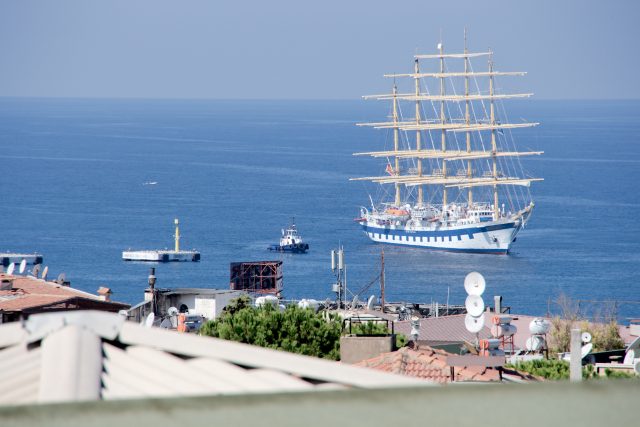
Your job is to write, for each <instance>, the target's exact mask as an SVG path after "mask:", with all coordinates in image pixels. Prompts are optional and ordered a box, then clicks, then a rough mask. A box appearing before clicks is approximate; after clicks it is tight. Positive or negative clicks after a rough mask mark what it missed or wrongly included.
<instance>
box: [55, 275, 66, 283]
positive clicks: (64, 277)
mask: <svg viewBox="0 0 640 427" xmlns="http://www.w3.org/2000/svg"><path fill="white" fill-rule="evenodd" d="M65 280H67V276H66V275H65V274H64V273H60V274H59V275H58V278H57V279H56V282H57V283H59V284H63V283H64V281H65Z"/></svg>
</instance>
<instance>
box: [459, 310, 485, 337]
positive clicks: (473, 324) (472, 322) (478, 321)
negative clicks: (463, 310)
mask: <svg viewBox="0 0 640 427" xmlns="http://www.w3.org/2000/svg"><path fill="white" fill-rule="evenodd" d="M464 327H465V328H467V331H469V332H471V333H472V334H477V333H478V332H480V331H481V330H482V328H483V327H484V316H480V317H473V316H472V315H470V314H467V315H466V316H465V317H464Z"/></svg>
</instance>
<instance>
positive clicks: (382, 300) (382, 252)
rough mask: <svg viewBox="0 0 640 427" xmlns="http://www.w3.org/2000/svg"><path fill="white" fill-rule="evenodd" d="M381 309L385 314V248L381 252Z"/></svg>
mask: <svg viewBox="0 0 640 427" xmlns="http://www.w3.org/2000/svg"><path fill="white" fill-rule="evenodd" d="M380 307H381V311H382V312H383V313H384V248H382V249H381V251H380Z"/></svg>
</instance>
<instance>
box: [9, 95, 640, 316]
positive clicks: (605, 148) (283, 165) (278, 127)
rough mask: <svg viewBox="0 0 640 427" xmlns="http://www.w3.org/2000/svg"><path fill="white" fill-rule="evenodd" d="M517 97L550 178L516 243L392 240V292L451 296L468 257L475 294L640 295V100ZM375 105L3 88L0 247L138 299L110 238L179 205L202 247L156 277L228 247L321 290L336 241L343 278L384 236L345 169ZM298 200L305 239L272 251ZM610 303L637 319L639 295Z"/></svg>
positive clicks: (139, 289)
mask: <svg viewBox="0 0 640 427" xmlns="http://www.w3.org/2000/svg"><path fill="white" fill-rule="evenodd" d="M510 106H511V107H512V108H511V110H510V115H511V117H516V118H519V117H526V118H527V119H528V120H531V121H539V122H542V125H541V126H539V127H538V128H535V129H533V130H525V131H519V132H518V134H517V135H516V136H517V140H518V142H519V143H520V146H521V147H523V148H524V149H533V150H543V151H545V155H544V156H542V157H539V158H538V157H537V158H527V159H526V161H524V166H525V169H526V170H527V171H529V172H531V173H532V174H533V175H535V176H542V177H544V178H545V181H544V182H542V183H537V184H534V186H533V188H532V192H533V195H534V200H535V202H536V208H535V211H534V215H533V217H532V219H531V221H530V223H529V224H528V227H527V228H526V229H525V230H524V231H522V232H521V234H520V235H519V236H518V241H517V242H516V243H515V245H514V248H513V249H514V250H513V253H512V254H510V255H508V256H495V255H471V254H454V253H440V252H429V251H426V250H420V249H411V248H401V247H392V246H385V253H386V267H387V269H386V271H387V275H386V278H387V281H386V283H387V287H386V292H387V295H388V299H392V300H405V301H420V302H427V303H428V302H431V301H440V302H445V300H446V298H447V292H448V291H449V292H450V302H451V303H462V302H463V298H464V296H465V292H464V289H463V286H462V283H463V279H464V276H465V275H466V274H467V273H468V272H470V271H473V270H477V271H479V272H481V273H482V274H483V275H484V276H485V277H486V279H487V293H486V294H485V295H486V296H487V298H485V299H487V300H488V299H490V298H491V296H492V295H496V294H500V295H503V296H504V300H505V301H504V303H505V304H506V305H510V306H512V307H513V308H514V310H516V311H518V312H529V313H532V314H544V313H545V312H546V311H547V306H548V301H549V300H550V299H554V298H556V297H557V296H558V295H560V294H561V293H564V294H567V295H569V296H571V297H573V298H577V299H594V300H610V299H613V300H617V301H621V302H622V301H629V300H633V301H637V300H640V295H639V294H640V292H639V290H640V219H639V217H638V213H639V212H640V192H639V191H638V185H639V181H640V102H638V101H616V102H613V101H607V102H603V101H553V102H552V101H530V102H527V103H514V104H510ZM385 113H386V107H381V106H380V105H379V104H375V103H367V102H364V101H179V100H171V101H164V100H77V99H76V100H72V99H6V98H5V99H0V161H1V162H2V174H1V177H0V182H1V183H2V185H1V188H2V193H1V194H2V213H1V214H0V229H1V230H2V239H1V244H0V251H5V250H7V251H25V252H33V251H38V252H40V253H42V254H44V257H45V264H47V265H49V268H50V271H51V274H52V275H53V276H54V277H55V276H57V274H58V273H60V272H65V273H66V275H67V278H68V279H69V280H70V281H71V283H72V286H74V287H77V288H80V289H83V290H87V291H90V292H95V291H96V289H97V288H98V287H99V286H101V285H106V286H109V287H111V288H112V289H113V291H114V298H115V299H117V300H120V301H125V302H128V303H135V302H138V301H140V300H141V299H142V293H143V290H144V288H145V287H146V276H147V274H148V268H149V264H142V263H126V262H123V261H121V260H120V256H121V251H122V250H123V249H127V248H138V249H142V248H164V247H171V246H172V234H173V226H172V221H173V218H174V217H178V218H180V220H181V222H182V228H181V231H182V235H183V246H186V247H189V248H191V247H194V248H197V249H199V250H200V251H201V252H202V262H200V263H181V264H166V265H158V266H157V269H158V272H157V275H158V285H159V286H161V287H179V286H180V287H181V286H191V287H214V288H227V287H228V283H229V282H228V280H229V262H231V261H240V260H266V259H283V260H284V274H285V280H284V284H285V296H286V297H288V298H301V297H313V298H318V299H325V298H327V297H330V296H332V294H331V292H330V283H331V282H332V280H333V276H332V275H331V272H330V264H329V251H330V250H331V249H332V248H334V247H336V246H337V245H338V244H339V243H341V244H343V245H344V248H345V252H346V263H347V265H348V272H347V274H348V283H349V287H350V288H352V289H358V288H361V287H362V286H364V285H365V284H367V283H369V282H370V281H371V280H372V279H373V278H375V277H376V276H377V274H378V270H379V257H380V246H379V245H377V244H375V243H372V242H370V241H369V240H368V238H367V237H366V236H365V235H364V234H363V233H362V232H361V231H360V230H359V228H358V226H357V224H356V223H354V222H353V218H354V217H355V216H357V214H358V206H360V205H367V204H368V195H367V190H368V189H369V188H368V187H367V186H366V185H365V184H362V183H356V182H349V181H348V178H349V177H353V176H363V175H364V176H367V175H375V174H377V173H379V172H380V167H379V165H376V163H375V162H373V161H372V160H370V159H365V158H359V157H353V156H352V155H351V153H353V152H357V151H370V150H375V149H378V148H380V147H379V145H377V144H379V143H380V141H381V138H380V135H379V134H378V133H376V131H374V130H369V129H363V128H357V127H356V126H354V123H356V122H359V121H364V120H376V121H379V120H381V118H382V117H383V116H384V114H385ZM147 181H157V182H158V184H157V185H143V183H145V182H147ZM291 216H295V217H296V221H297V223H298V226H299V229H300V230H301V232H302V234H303V236H304V237H305V239H307V241H308V242H309V243H310V245H311V252H310V253H309V254H306V255H274V254H272V253H270V252H268V251H266V247H267V246H268V245H269V244H272V243H276V242H277V240H278V238H279V233H280V229H281V228H282V227H283V226H284V225H286V224H287V223H288V222H289V220H290V217H291ZM375 286H377V285H374V287H375ZM370 293H377V291H376V290H375V289H373V290H372V291H370V292H367V293H366V294H367V295H364V298H366V297H367V296H368V294H370ZM619 315H620V317H621V318H627V317H640V305H633V304H621V305H619Z"/></svg>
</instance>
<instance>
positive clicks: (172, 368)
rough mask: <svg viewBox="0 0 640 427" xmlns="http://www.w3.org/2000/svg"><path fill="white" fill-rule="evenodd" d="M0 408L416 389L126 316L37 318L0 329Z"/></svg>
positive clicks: (389, 378) (381, 376) (394, 379)
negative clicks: (346, 389)
mask: <svg viewBox="0 0 640 427" xmlns="http://www.w3.org/2000/svg"><path fill="white" fill-rule="evenodd" d="M0 360H3V363H2V364H0V405H13V404H17V403H28V402H45V401H47V402H49V401H73V400H86V399H98V398H101V399H105V400H110V399H122V398H133V397H136V398H142V397H169V396H193V395H212V394H238V393H265V392H284V391H312V390H318V389H323V388H343V387H349V388H351V387H356V388H379V387H399V386H412V385H413V386H415V385H420V384H421V383H422V382H420V381H417V380H415V379H412V378H407V377H401V376H397V375H390V374H386V373H382V372H376V371H373V370H368V369H364V368H359V367H353V366H348V365H342V364H340V363H336V362H332V361H328V360H323V359H316V358H313V357H308V356H301V355H297V354H292V353H286V352H280V351H276V350H271V349H265V348H261V347H255V346H250V345H247V344H240V343H235V342H230V341H224V340H220V339H216V338H209V337H201V336H196V335H190V334H181V333H178V332H175V331H168V330H164V329H158V328H146V327H144V326H141V325H138V324H134V323H131V322H125V321H124V319H123V318H122V317H121V316H119V315H117V314H113V313H104V312H95V311H93V312H92V311H73V312H60V313H48V314H37V315H33V316H31V317H30V318H29V319H28V320H27V321H26V322H24V323H13V324H7V325H0Z"/></svg>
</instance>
